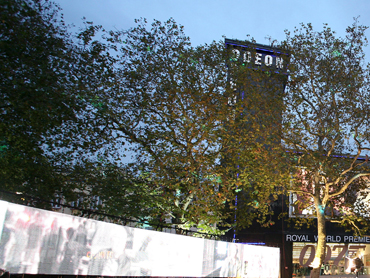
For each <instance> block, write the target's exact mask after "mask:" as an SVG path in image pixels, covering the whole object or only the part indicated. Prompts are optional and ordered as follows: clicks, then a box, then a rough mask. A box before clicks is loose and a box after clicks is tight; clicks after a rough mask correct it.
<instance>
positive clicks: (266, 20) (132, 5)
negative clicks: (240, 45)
mask: <svg viewBox="0 0 370 278" xmlns="http://www.w3.org/2000/svg"><path fill="white" fill-rule="evenodd" d="M55 1H56V2H57V3H59V5H60V6H61V8H62V9H63V13H64V16H65V20H66V22H67V23H74V24H75V25H77V26H78V25H81V22H82V20H81V18H82V17H86V19H87V20H89V21H93V22H94V23H95V24H101V25H103V27H104V28H106V29H108V30H110V29H118V30H122V29H124V30H125V29H128V28H130V27H133V26H135V23H134V19H135V18H140V17H143V18H146V19H148V22H149V23H150V22H152V20H153V19H157V20H160V21H165V20H167V19H169V18H170V17H172V18H174V19H175V21H176V22H177V23H179V24H181V25H183V26H184V27H185V33H186V35H187V36H189V37H190V39H191V41H192V44H193V45H199V44H204V43H210V42H212V40H216V41H219V40H222V36H226V37H227V38H230V39H240V40H243V39H246V38H247V34H249V35H251V36H252V37H253V38H255V39H256V41H257V42H258V43H262V44H268V43H269V41H268V39H266V38H267V37H271V38H272V39H276V40H278V41H281V40H283V39H284V38H285V34H284V30H285V29H288V30H291V31H292V30H293V29H294V27H295V26H298V25H299V24H300V23H301V22H303V23H308V22H311V23H312V24H313V26H314V28H315V29H316V30H321V29H322V24H323V23H328V24H329V26H330V27H331V28H332V29H333V30H335V31H336V32H337V33H338V34H339V35H341V36H343V35H344V34H345V29H346V27H347V26H349V25H351V24H352V23H353V18H354V17H357V16H360V23H361V24H362V25H367V26H370V0H310V1H308V0H280V1H278V0H263V1H261V0H254V1H250V0H244V1H238V0H235V1H227V0H224V1H221V0H196V1H194V0H187V1H185V0H151V1H150V0H55ZM369 34H370V31H368V32H367V35H369ZM366 52H368V53H369V54H368V56H370V49H369V47H367V49H366ZM367 60H369V57H367Z"/></svg>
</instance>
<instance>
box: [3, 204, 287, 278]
mask: <svg viewBox="0 0 370 278" xmlns="http://www.w3.org/2000/svg"><path fill="white" fill-rule="evenodd" d="M0 232H1V238H0V268H3V269H5V270H7V271H9V272H10V273H19V274H21V273H27V274H55V275H107V276H157V277H158V276H166V277H169V276H181V277H185V276H186V277H201V276H203V277H206V276H210V277H261V278H262V277H272V278H275V277H276V278H278V277H279V262H280V259H279V258H280V251H279V249H278V248H273V247H264V246H252V245H246V244H236V243H229V242H221V241H215V240H205V239H201V238H195V237H188V236H182V235H176V234H170V233H162V232H155V231H148V230H144V229H137V228H131V227H126V226H120V225H115V224H111V223H106V222H102V221H96V220H91V219H85V218H80V217H76V216H71V215H66V214H61V213H57V212H52V211H45V210H40V209H35V208H31V207H26V206H20V205H15V204H12V203H8V202H4V201H0Z"/></svg>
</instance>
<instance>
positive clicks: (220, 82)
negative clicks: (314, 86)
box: [94, 19, 281, 231]
mask: <svg viewBox="0 0 370 278" xmlns="http://www.w3.org/2000/svg"><path fill="white" fill-rule="evenodd" d="M137 23H138V26H137V27H134V28H132V29H130V30H128V31H120V32H110V33H109V34H110V37H109V38H108V41H109V42H110V43H112V44H113V45H115V51H116V53H115V54H116V55H117V56H116V59H117V60H116V66H115V68H116V72H115V81H114V82H113V81H112V84H114V85H113V86H111V87H109V88H108V89H107V90H101V91H99V92H97V94H96V98H97V99H99V100H100V101H101V103H102V106H103V107H104V108H103V109H96V110H95V111H94V117H96V118H97V119H100V120H99V122H101V123H104V124H103V128H102V130H103V132H104V135H103V136H104V138H106V140H107V142H109V144H110V148H111V149H110V150H109V152H108V153H109V155H110V156H111V157H114V161H115V162H116V163H115V164H114V167H115V168H117V169H119V168H120V167H122V165H123V164H124V161H122V150H123V148H126V150H128V151H131V152H132V153H134V154H135V158H134V163H133V164H132V165H134V168H135V171H130V173H136V178H137V179H141V180H142V181H144V180H143V178H144V177H145V179H146V183H147V186H148V185H150V187H151V188H152V190H153V191H155V192H157V193H158V195H157V201H158V202H156V203H155V204H154V203H151V206H153V205H154V206H155V207H156V209H148V210H147V212H148V216H149V217H151V218H152V219H162V221H165V220H166V218H167V219H171V221H172V224H174V225H176V226H178V227H182V228H188V227H190V226H192V225H195V226H198V227H199V225H202V227H204V228H207V229H206V230H211V231H215V227H216V226H215V225H219V227H220V226H222V224H223V225H227V221H226V220H229V219H230V218H234V214H235V204H234V200H235V197H236V194H239V195H240V194H242V193H238V192H241V191H243V190H244V189H245V190H244V192H243V194H242V195H243V198H244V199H245V202H247V203H248V204H251V203H253V206H252V209H250V210H248V213H247V211H245V213H244V214H243V213H242V210H240V212H238V214H239V213H240V214H241V217H240V219H243V221H241V222H240V223H243V224H240V227H242V226H246V225H250V223H251V219H254V218H256V217H258V216H260V215H259V214H257V213H253V212H252V211H254V210H257V209H258V210H259V211H260V212H262V215H264V214H266V213H269V211H268V209H266V208H267V207H268V204H269V203H270V202H271V201H270V200H269V197H268V196H269V193H268V192H270V189H271V190H275V188H276V186H274V185H276V184H278V183H279V182H281V179H270V178H268V177H271V172H272V170H271V169H275V170H273V171H275V174H276V167H275V168H273V167H270V166H271V165H270V164H271V163H262V161H267V155H266V154H267V152H266V151H265V149H264V148H263V145H264V144H267V143H268V142H270V145H271V142H272V138H270V137H271V136H270V137H268V136H266V138H265V137H264V136H263V134H264V133H263V132H262V131H261V132H260V134H259V135H260V139H259V140H257V136H256V135H255V134H256V129H253V128H250V129H249V130H248V129H247V128H246V127H244V128H241V127H242V125H243V124H245V123H247V122H248V121H251V122H253V120H256V119H257V118H258V117H260V118H261V115H265V116H266V115H267V114H268V109H267V108H266V110H265V111H263V113H255V114H252V113H251V114H250V116H249V117H248V119H247V118H245V119H236V117H235V115H236V114H238V113H239V112H240V111H244V110H245V109H250V110H254V111H257V110H258V111H262V110H263V109H262V108H261V106H260V105H261V103H262V99H264V98H263V96H258V97H257V95H256V94H253V93H252V92H253V90H251V89H250V90H249V91H250V97H249V98H248V99H249V100H252V98H253V97H252V95H253V96H254V97H255V99H257V98H258V99H259V102H253V101H248V104H247V100H245V101H240V102H237V103H236V104H235V105H229V103H228V99H234V97H236V92H235V90H234V89H233V88H232V87H231V86H230V83H229V81H228V76H229V75H230V74H232V75H233V78H234V82H236V83H237V84H239V85H240V86H241V85H242V84H243V86H245V85H246V83H248V82H247V81H246V80H242V79H244V78H245V77H246V74H245V72H246V71H247V72H249V76H254V75H255V76H256V78H255V80H257V76H258V78H261V77H262V76H266V74H265V73H261V71H251V70H249V69H246V68H245V67H243V66H241V65H239V64H238V63H231V64H230V60H229V59H230V57H232V56H231V55H232V52H231V49H227V48H225V45H224V43H223V42H220V43H216V42H213V43H212V44H210V45H203V46H198V47H192V46H191V45H190V40H189V38H188V37H186V36H185V34H184V32H183V27H182V26H179V25H178V24H176V22H175V21H174V20H172V19H170V20H168V21H167V22H165V23H163V24H162V23H161V22H159V21H154V22H153V23H152V25H151V27H147V22H146V20H144V19H142V20H138V21H137ZM257 91H258V90H255V92H257ZM275 104H276V102H275ZM269 105H272V101H271V102H270V103H269ZM257 107H259V108H257ZM237 122H238V123H237ZM253 126H254V127H255V128H259V129H261V130H265V129H264V128H261V126H260V122H258V123H257V121H256V124H254V125H253ZM235 136H240V139H237V140H235ZM261 138H264V139H261ZM275 145H276V144H275ZM241 146H242V147H241ZM114 149H115V151H114ZM259 159H260V160H259ZM108 160H109V161H110V162H112V161H113V159H112V158H109V159H107V161H108ZM270 162H271V161H270ZM237 167H239V169H240V170H237ZM252 168H253V171H254V174H253V175H251V174H249V175H247V174H245V173H248V169H249V170H250V169H252ZM239 172H240V173H239ZM268 172H269V174H270V176H268V175H267V173H268ZM264 185H268V186H266V187H264ZM279 185H281V184H279ZM257 187H258V188H260V189H258V190H260V193H259V194H257V193H258V192H259V191H258V190H257ZM253 188H254V190H253ZM262 191H263V192H264V193H266V194H261V192H262ZM274 194H275V191H274ZM275 195H276V194H275ZM240 198H242V196H241V195H240ZM251 198H253V199H252V200H250V199H251ZM255 202H257V203H259V204H260V207H258V208H257V206H256V205H255ZM104 203H105V204H106V205H107V206H113V205H114V204H113V203H111V202H110V198H109V197H108V196H107V197H106V198H105V201H104ZM247 203H245V204H246V205H247ZM158 208H159V209H158ZM262 208H263V209H264V210H263V209H262ZM149 212H153V214H151V213H149ZM261 220H262V218H261ZM261 222H263V221H261ZM228 225H230V224H228ZM233 225H234V224H233Z"/></svg>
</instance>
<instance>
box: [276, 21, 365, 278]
mask: <svg viewBox="0 0 370 278" xmlns="http://www.w3.org/2000/svg"><path fill="white" fill-rule="evenodd" d="M366 29H367V27H364V26H361V25H358V22H357V20H355V22H354V24H353V25H352V26H350V27H348V28H347V29H346V36H345V37H344V38H341V37H337V36H336V35H335V32H334V31H333V30H331V29H330V28H329V27H328V26H327V25H326V24H325V25H324V28H323V30H322V31H320V32H316V31H314V30H313V27H312V25H311V24H307V25H304V24H302V25H301V28H299V29H298V28H296V29H295V30H294V34H293V35H291V33H290V32H286V34H287V39H286V41H285V42H284V44H283V45H284V46H285V47H286V49H287V50H288V51H289V52H290V53H291V60H290V67H289V81H288V83H287V90H286V95H285V112H284V114H283V121H282V131H283V132H282V134H283V138H282V139H283V144H284V146H285V147H286V149H287V151H288V153H289V155H290V158H291V159H292V162H293V166H294V167H293V168H291V169H292V170H291V171H292V176H293V180H292V183H291V187H290V189H289V191H290V192H293V193H295V194H297V196H298V200H299V203H300V204H299V205H302V206H303V207H306V208H307V207H311V208H312V210H313V215H314V216H315V217H316V219H317V231H318V243H317V248H316V254H315V259H314V261H313V263H312V266H313V271H312V272H311V276H312V277H319V274H320V267H321V264H322V263H323V261H324V258H325V245H326V230H325V223H326V222H327V221H331V222H336V223H339V224H341V225H346V226H352V228H353V229H354V230H355V231H356V232H358V233H360V232H361V230H363V229H366V225H365V224H366V215H365V210H364V209H366V210H367V211H368V209H369V208H362V210H361V209H359V206H361V202H358V201H357V202H356V198H358V197H359V196H360V195H361V194H363V193H364V191H363V189H365V188H366V186H368V178H367V177H369V176H370V169H369V164H368V157H367V154H366V153H367V151H369V150H370V148H369V140H370V134H369V129H368V127H369V119H370V118H369V105H370V96H369V94H370V91H369V69H370V68H369V65H367V64H366V63H365V59H364V57H365V55H364V51H363V47H364V45H365V44H366V42H367V40H366V37H365V33H364V32H365V30H366ZM356 206H357V207H356Z"/></svg>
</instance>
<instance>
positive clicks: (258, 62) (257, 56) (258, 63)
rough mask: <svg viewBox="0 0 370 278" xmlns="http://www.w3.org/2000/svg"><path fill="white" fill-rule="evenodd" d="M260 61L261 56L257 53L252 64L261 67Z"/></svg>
mask: <svg viewBox="0 0 370 278" xmlns="http://www.w3.org/2000/svg"><path fill="white" fill-rule="evenodd" d="M261 59H262V54H261V53H257V54H256V60H255V61H254V63H255V64H256V65H261V64H262V63H261Z"/></svg>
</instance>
